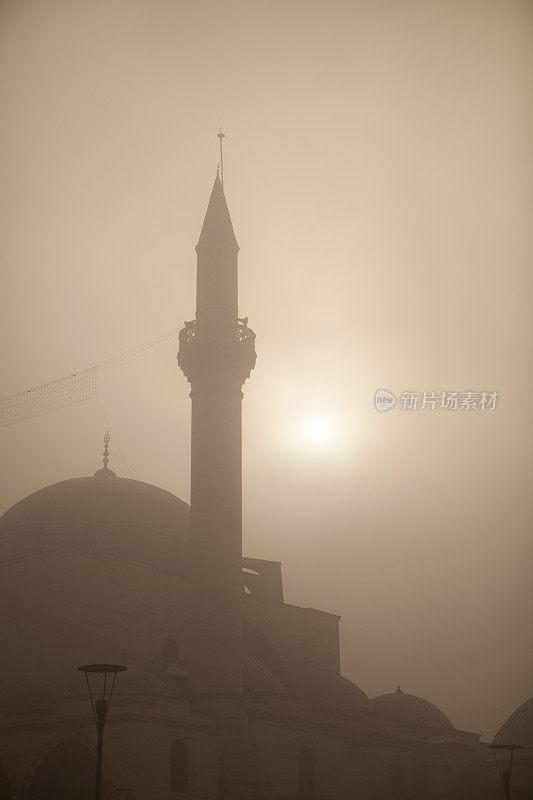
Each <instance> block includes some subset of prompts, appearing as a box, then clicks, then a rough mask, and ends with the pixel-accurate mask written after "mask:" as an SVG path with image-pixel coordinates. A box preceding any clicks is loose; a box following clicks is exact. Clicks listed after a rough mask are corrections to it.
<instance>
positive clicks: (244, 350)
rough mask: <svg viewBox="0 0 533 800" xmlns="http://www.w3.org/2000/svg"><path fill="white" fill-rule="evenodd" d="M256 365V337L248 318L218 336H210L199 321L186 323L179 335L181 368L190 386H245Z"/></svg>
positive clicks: (179, 364) (179, 363)
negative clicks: (218, 382) (221, 381)
mask: <svg viewBox="0 0 533 800" xmlns="http://www.w3.org/2000/svg"><path fill="white" fill-rule="evenodd" d="M255 361H256V353H255V333H254V331H253V330H252V329H251V328H249V327H248V321H247V319H246V318H244V320H239V321H238V322H236V323H232V324H231V325H230V326H229V327H227V328H225V329H224V330H223V331H221V332H220V333H219V334H218V335H216V336H213V334H212V332H209V333H207V331H206V330H203V329H202V326H201V325H198V324H197V323H196V321H192V322H186V323H185V327H184V328H182V329H181V331H180V333H179V351H178V366H179V367H180V369H181V370H182V372H183V373H184V375H185V377H186V378H187V380H188V381H189V382H190V383H193V382H194V381H196V380H199V381H201V382H202V383H205V382H206V380H207V381H208V382H209V379H210V378H213V379H217V378H231V379H236V380H238V381H239V383H240V385H241V386H242V384H243V383H244V382H245V380H246V379H247V378H249V377H250V373H251V371H252V370H253V368H254V367H255Z"/></svg>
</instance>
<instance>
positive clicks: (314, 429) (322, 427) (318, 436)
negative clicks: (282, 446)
mask: <svg viewBox="0 0 533 800" xmlns="http://www.w3.org/2000/svg"><path fill="white" fill-rule="evenodd" d="M329 433H330V431H329V429H328V426H327V425H326V424H325V423H324V422H311V423H309V425H308V426H307V436H308V437H309V439H314V440H316V441H323V440H324V439H327V438H328V434H329Z"/></svg>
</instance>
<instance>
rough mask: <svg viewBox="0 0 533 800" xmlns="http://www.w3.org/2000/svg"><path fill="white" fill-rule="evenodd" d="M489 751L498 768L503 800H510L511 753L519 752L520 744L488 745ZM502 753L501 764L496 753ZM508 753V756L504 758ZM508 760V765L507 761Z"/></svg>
mask: <svg viewBox="0 0 533 800" xmlns="http://www.w3.org/2000/svg"><path fill="white" fill-rule="evenodd" d="M489 747H490V749H491V750H492V753H493V755H494V760H495V761H496V766H497V767H498V774H499V776H500V780H501V782H502V786H503V790H504V792H505V800H511V773H512V771H513V753H514V751H515V750H521V749H522V745H521V744H489ZM497 750H500V751H503V752H502V759H501V764H500V762H499V761H498V756H497V754H496V751H497ZM506 753H509V756H506ZM507 758H508V764H507V760H506V759H507Z"/></svg>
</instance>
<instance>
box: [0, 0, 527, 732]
mask: <svg viewBox="0 0 533 800" xmlns="http://www.w3.org/2000/svg"><path fill="white" fill-rule="evenodd" d="M532 20H533V14H532V9H531V4H530V3H528V2H515V1H514V0H499V1H496V0H479V2H474V1H470V0H455V1H454V0H452V1H451V2H445V0H434V1H433V2H423V1H422V0H419V1H418V2H417V1H416V0H413V1H412V2H408V0H401V1H400V2H398V0H383V1H382V2H375V0H374V1H372V0H368V1H367V2H361V1H357V2H350V3H348V2H346V3H344V2H335V1H334V2H330V3H318V2H307V3H303V2H295V3H291V4H289V3H286V2H283V3H278V2H271V3H268V4H266V3H265V4H258V3H244V2H242V3H238V2H234V0H228V2H227V3H225V4H221V3H212V2H198V3H195V4H188V3H180V2H171V0H151V2H139V1H138V0H128V2H125V0H121V1H120V0H119V1H117V2H109V0H107V1H106V2H101V1H96V0H93V2H90V3H89V2H77V1H76V0H70V2H67V1H66V0H61V1H59V0H55V1H54V0H47V2H45V3H43V2H37V0H31V1H28V2H24V3H20V2H16V1H15V0H4V2H3V3H2V38H3V42H2V51H3V55H2V68H1V81H2V120H1V159H2V161H1V185H2V197H1V218H2V233H1V251H2V320H1V326H2V339H1V356H2V364H3V369H2V376H1V394H2V396H6V395H11V394H15V393H18V392H22V391H24V390H26V389H28V388H29V387H32V386H38V385H40V384H43V383H46V382H48V381H51V380H55V379H56V378H61V377H63V376H66V375H69V374H71V373H72V372H75V371H77V370H80V369H84V368H86V367H90V366H93V365H98V364H101V363H103V362H105V361H107V360H108V359H110V358H112V357H114V356H116V355H117V354H120V353H122V352H124V351H128V350H129V349H131V348H134V347H136V346H137V345H142V344H143V343H145V342H148V341H150V340H152V339H154V338H155V337H158V336H160V335H162V334H166V333H168V332H170V331H172V330H174V329H177V328H180V327H181V326H182V324H183V321H184V320H189V319H191V318H192V316H193V314H194V307H195V277H196V275H195V252H194V246H195V244H196V242H197V240H198V235H199V233H200V229H201V225H202V221H203V217H204V214H205V210H206V207H207V202H208V199H209V194H210V191H211V186H212V183H213V179H214V177H215V174H216V166H217V161H218V159H219V155H218V140H217V138H216V134H217V132H218V130H219V127H220V126H222V129H223V131H224V132H225V133H226V139H225V140H224V147H225V151H224V182H225V191H226V197H227V200H228V205H229V208H230V211H231V215H232V219H233V224H234V228H235V232H236V236H237V239H238V242H239V245H240V248H241V250H240V309H239V311H240V314H241V315H248V316H249V320H250V326H251V327H252V328H253V329H254V330H255V331H256V333H257V342H256V350H257V354H258V359H257V366H256V369H255V371H254V372H253V373H252V377H251V379H250V380H249V381H248V382H247V383H246V385H245V387H244V395H245V399H244V423H243V442H244V452H243V476H244V477H243V480H244V485H243V489H244V508H243V515H244V517H243V519H244V542H243V548H244V553H245V554H246V555H249V556H254V557H258V558H265V559H271V560H275V561H282V564H283V575H284V586H285V599H286V601H287V602H289V603H294V604H296V605H302V606H312V607H314V608H318V609H323V610H326V611H330V612H333V613H338V614H340V615H342V622H341V659H342V670H343V673H344V674H345V675H346V676H347V677H349V678H350V679H352V680H353V681H354V682H355V683H356V684H357V685H358V686H360V687H361V688H362V689H364V690H365V691H366V692H367V694H368V695H369V696H370V697H373V696H375V695H377V694H382V693H384V692H389V691H392V690H393V689H394V687H395V686H396V684H398V683H399V684H401V686H402V688H403V689H404V690H405V691H407V692H411V693H413V694H416V695H419V696H421V697H424V698H427V699H429V700H431V701H432V702H433V703H435V704H436V705H437V706H439V708H441V709H442V710H443V711H444V712H445V713H446V714H447V715H448V716H449V717H450V719H451V720H452V722H453V723H454V724H455V725H456V726H457V727H459V728H462V729H464V730H469V731H475V732H479V733H481V734H482V736H483V737H484V738H485V739H486V738H491V737H492V736H493V735H494V733H495V732H496V730H497V729H498V727H499V726H500V724H502V723H503V721H504V720H505V719H506V718H507V716H508V715H509V714H510V713H511V712H512V711H513V710H514V709H515V708H516V706H518V705H519V704H520V703H522V702H523V701H524V700H526V699H527V698H528V697H529V696H531V693H532V689H531V675H532V674H533V648H532V637H531V623H530V616H531V609H532V599H533V598H532V594H533V592H532V588H531V587H532V581H531V572H532V566H531V565H532V556H533V553H532V549H533V548H532V545H531V519H532V506H531V499H530V484H531V479H532V477H533V476H532V472H533V469H532V461H531V452H532V447H531V443H532V414H531V397H532V391H533V386H532V382H531V282H532V281H531V269H530V265H531V255H532V241H531V214H532V210H533V209H532V205H533V204H532V189H531V187H532V185H533V182H532V177H533V176H532V172H533V170H532V156H531V127H532V125H531V123H532V105H531V97H532V96H533V86H532V84H533V80H532V75H533V73H532V55H531V54H532V52H533V50H532V46H531V45H532ZM177 347H178V340H177V334H176V335H174V336H170V337H169V338H167V339H164V340H163V341H161V342H160V343H158V344H155V345H154V346H153V347H150V348H147V349H145V350H143V351H142V352H140V353H138V354H137V355H133V356H132V357H130V358H127V359H125V360H123V361H121V362H120V363H118V364H116V365H115V366H112V367H109V368H107V369H104V370H102V371H100V373H99V376H98V400H90V401H88V402H86V403H83V404H80V405H75V406H72V407H70V408H64V409H61V410H58V411H55V412H54V413H51V414H48V415H43V416H39V417H36V418H33V419H28V420H27V421H24V422H21V423H18V424H16V425H11V426H9V427H6V428H4V429H2V430H1V432H0V433H1V438H2V447H1V450H2V474H3V481H2V489H1V491H2V494H1V501H2V507H1V510H2V511H4V510H5V509H7V508H9V507H10V506H11V505H12V504H13V503H14V502H16V501H17V500H19V499H20V498H22V497H24V496H26V495H27V494H29V493H30V492H33V491H36V490H37V489H39V488H41V487H43V486H46V485H48V484H51V483H53V482H55V481H59V480H63V479H65V478H69V477H73V476H78V475H90V474H92V473H93V472H94V471H95V470H96V469H98V468H99V466H100V465H101V452H102V439H103V435H104V433H105V431H106V430H107V428H109V429H110V431H111V436H112V440H111V443H110V451H111V462H110V466H111V467H112V468H113V469H114V470H115V471H116V472H117V474H119V475H122V476H125V477H135V478H136V479H139V480H142V481H146V482H149V483H154V484H156V485H158V486H161V487H163V488H166V489H168V490H170V491H172V492H174V493H176V494H177V495H178V496H179V497H182V498H183V499H185V500H188V499H189V484H190V400H189V388H190V387H189V386H188V384H187V383H186V381H185V379H184V377H183V375H182V374H181V372H180V371H179V370H178V367H177V363H176V352H177ZM380 388H384V389H387V390H389V391H391V392H393V393H394V394H395V395H396V397H397V398H398V401H399V397H400V394H401V393H402V392H403V391H410V392H420V393H423V392H424V391H427V392H430V391H434V392H436V393H437V394H438V395H440V393H441V392H443V391H445V392H451V391H457V392H463V391H472V392H478V393H481V392H483V391H486V392H498V399H497V404H496V408H495V409H494V410H489V409H487V410H484V411H482V410H481V409H476V410H473V411H465V410H460V409H458V410H456V411H445V410H442V409H439V408H436V409H435V410H431V409H430V408H426V409H424V410H420V408H419V409H418V410H411V411H408V410H402V409H400V407H399V402H398V404H397V405H396V407H395V408H394V409H392V410H391V411H389V412H387V413H379V412H377V411H376V409H375V407H374V395H375V392H376V390H377V389H380ZM310 425H319V426H320V425H323V426H324V429H323V430H324V436H323V438H320V437H318V438H313V437H312V436H309V435H307V434H308V429H309V426H310ZM320 430H322V429H320Z"/></svg>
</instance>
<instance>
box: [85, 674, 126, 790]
mask: <svg viewBox="0 0 533 800" xmlns="http://www.w3.org/2000/svg"><path fill="white" fill-rule="evenodd" d="M78 669H79V671H80V672H84V673H85V680H86V681H87V688H88V690H89V698H90V700H91V706H92V709H93V714H94V721H95V723H96V730H97V731H98V747H97V750H96V775H95V783H94V798H95V800H100V792H101V787H102V755H103V751H104V728H105V724H106V720H107V712H108V711H109V703H110V702H111V696H112V694H113V689H114V688H115V681H116V678H117V672H124V671H125V670H126V669H127V667H123V666H121V665H120V664H84V665H83V666H81V667H78ZM89 675H91V676H95V677H96V680H94V679H93V685H92V686H91V681H90V680H89ZM108 676H109V678H108ZM98 682H100V684H101V687H100V688H99V687H98Z"/></svg>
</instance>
